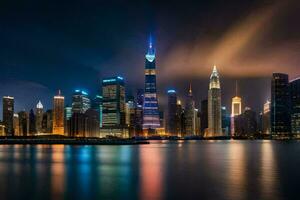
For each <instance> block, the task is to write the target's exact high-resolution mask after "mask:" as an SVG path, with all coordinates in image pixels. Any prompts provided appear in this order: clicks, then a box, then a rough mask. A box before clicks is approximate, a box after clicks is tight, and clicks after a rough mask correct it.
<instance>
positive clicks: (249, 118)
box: [234, 107, 258, 137]
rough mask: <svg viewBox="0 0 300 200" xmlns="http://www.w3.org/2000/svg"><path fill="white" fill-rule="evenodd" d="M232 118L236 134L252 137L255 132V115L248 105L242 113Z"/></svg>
mask: <svg viewBox="0 0 300 200" xmlns="http://www.w3.org/2000/svg"><path fill="white" fill-rule="evenodd" d="M234 119H235V135H236V136H244V137H253V136H255V135H256V134H257V131H258V129H257V116H256V113H255V112H254V111H253V110H251V109H250V108H249V107H246V108H245V111H244V113H242V114H241V115H238V116H236V117H235V118H234Z"/></svg>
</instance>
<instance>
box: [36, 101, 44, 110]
mask: <svg viewBox="0 0 300 200" xmlns="http://www.w3.org/2000/svg"><path fill="white" fill-rule="evenodd" d="M36 108H38V109H43V104H42V103H41V101H40V100H39V102H38V104H37V105H36Z"/></svg>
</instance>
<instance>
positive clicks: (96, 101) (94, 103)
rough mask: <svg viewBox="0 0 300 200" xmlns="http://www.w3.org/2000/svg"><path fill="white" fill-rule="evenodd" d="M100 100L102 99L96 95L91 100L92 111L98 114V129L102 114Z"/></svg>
mask: <svg viewBox="0 0 300 200" xmlns="http://www.w3.org/2000/svg"><path fill="white" fill-rule="evenodd" d="M102 100H103V97H102V96H100V95H96V97H95V98H94V99H93V100H92V109H94V110H95V111H97V112H98V116H99V117H98V118H99V119H98V120H99V127H100V128H101V127H102V121H103V119H102V118H103V117H102V112H103V106H102Z"/></svg>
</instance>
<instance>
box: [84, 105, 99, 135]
mask: <svg viewBox="0 0 300 200" xmlns="http://www.w3.org/2000/svg"><path fill="white" fill-rule="evenodd" d="M85 115H86V119H87V120H86V127H87V130H86V133H85V137H99V136H100V125H99V123H100V122H99V113H98V111H96V110H94V109H91V108H90V109H88V110H87V111H86V112H85Z"/></svg>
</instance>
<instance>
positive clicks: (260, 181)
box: [0, 141, 300, 200]
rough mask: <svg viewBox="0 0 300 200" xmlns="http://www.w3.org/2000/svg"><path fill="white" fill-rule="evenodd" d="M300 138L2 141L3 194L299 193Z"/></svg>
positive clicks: (128, 196) (203, 195) (183, 195)
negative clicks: (130, 142)
mask: <svg viewBox="0 0 300 200" xmlns="http://www.w3.org/2000/svg"><path fill="white" fill-rule="evenodd" d="M299 153H300V143H299V142H277V141H178V142H176V141H172V142H168V141H153V142H152V143H151V144H150V145H141V146H129V145H127V146H68V145H36V146H34V145H10V146H9V145H1V146H0V194H1V199H22V198H24V197H26V196H30V199H56V200H59V199H179V198H180V199H183V198H185V199H194V198H196V197H197V199H291V198H292V199H299V195H298V193H299V192H298V187H297V185H298V182H299V181H300V172H298V170H297V169H298V166H300V159H299V155H300V154H299Z"/></svg>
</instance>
